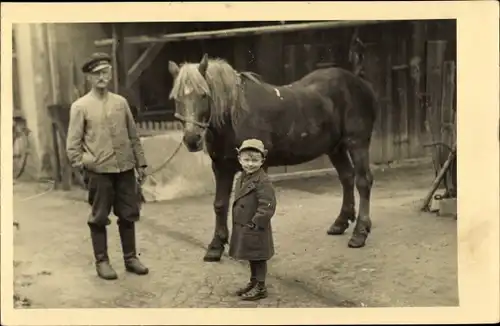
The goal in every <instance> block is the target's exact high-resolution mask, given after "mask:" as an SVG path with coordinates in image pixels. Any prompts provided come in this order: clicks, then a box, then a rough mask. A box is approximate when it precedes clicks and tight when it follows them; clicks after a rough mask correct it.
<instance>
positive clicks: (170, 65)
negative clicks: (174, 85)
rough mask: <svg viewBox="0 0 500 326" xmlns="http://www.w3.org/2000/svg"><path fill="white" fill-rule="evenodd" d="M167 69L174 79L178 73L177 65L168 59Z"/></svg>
mask: <svg viewBox="0 0 500 326" xmlns="http://www.w3.org/2000/svg"><path fill="white" fill-rule="evenodd" d="M168 71H170V73H171V74H172V77H174V79H175V78H176V77H177V75H178V74H179V66H178V65H177V64H176V63H175V62H173V61H169V62H168Z"/></svg>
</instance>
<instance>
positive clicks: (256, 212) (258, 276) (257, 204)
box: [229, 139, 276, 300]
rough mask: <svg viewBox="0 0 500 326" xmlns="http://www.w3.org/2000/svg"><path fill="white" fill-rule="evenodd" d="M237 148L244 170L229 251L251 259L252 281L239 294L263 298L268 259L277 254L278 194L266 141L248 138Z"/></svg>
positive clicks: (239, 182)
mask: <svg viewBox="0 0 500 326" xmlns="http://www.w3.org/2000/svg"><path fill="white" fill-rule="evenodd" d="M237 151H238V161H239V163H240V164H241V167H242V169H243V172H242V174H241V177H240V179H239V180H238V182H237V184H236V189H235V193H234V203H233V210H232V213H233V214H232V215H233V230H232V234H231V241H230V244H229V255H230V256H231V257H232V258H234V259H238V260H248V261H249V263H250V272H251V274H250V275H251V276H250V282H249V283H248V284H247V286H246V287H244V288H242V289H240V290H238V291H237V292H236V294H237V295H238V296H241V297H242V299H243V300H259V299H262V298H265V297H267V289H266V283H265V282H266V273H267V260H269V259H271V257H272V256H273V255H274V243H273V235H272V229H271V218H272V216H273V215H274V212H275V210H276V197H275V194H274V189H273V186H272V184H271V182H270V181H269V178H268V176H267V174H266V172H265V171H264V170H263V169H262V164H263V163H264V160H265V158H266V155H267V150H266V149H265V148H264V144H263V143H262V141H260V140H258V139H247V140H245V141H244V142H243V143H242V144H241V146H240V148H238V149H237Z"/></svg>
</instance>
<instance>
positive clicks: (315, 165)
mask: <svg viewBox="0 0 500 326" xmlns="http://www.w3.org/2000/svg"><path fill="white" fill-rule="evenodd" d="M15 32H16V35H15V36H16V37H17V39H16V41H15V42H14V44H15V45H16V46H17V49H16V50H17V51H15V52H19V53H21V52H20V51H19V50H20V49H19V48H20V47H22V46H23V44H24V47H25V54H24V56H25V60H24V62H25V63H24V64H22V63H17V65H15V67H17V69H15V74H17V75H19V76H21V77H19V78H20V79H22V78H23V77H24V76H25V75H27V74H28V73H31V74H37V73H38V74H41V73H42V74H43V72H45V75H44V76H46V77H45V78H46V79H47V81H49V80H50V82H49V83H44V85H43V87H42V89H40V88H39V89H32V90H31V92H33V93H34V94H36V96H35V97H36V98H38V99H39V102H38V103H39V104H36V105H35V106H36V107H37V108H38V110H39V112H45V115H46V112H47V107H48V106H49V105H51V104H62V105H63V106H66V107H68V105H69V103H71V102H72V101H73V100H74V99H75V98H76V97H77V96H78V94H82V93H83V92H85V91H86V86H85V83H84V80H83V77H82V76H81V74H79V67H80V65H81V63H82V62H83V60H84V59H85V58H86V57H87V56H88V55H89V54H90V53H92V52H94V51H106V52H109V53H112V54H113V56H114V58H115V61H116V62H115V64H116V66H117V69H115V70H116V76H115V77H116V78H115V82H116V84H115V85H114V87H115V90H116V91H118V92H119V93H120V94H122V95H124V96H126V97H127V98H128V99H129V101H130V103H131V105H133V106H134V107H135V108H136V109H137V114H136V120H137V123H138V125H139V126H141V130H143V131H144V132H155V131H156V132H162V131H164V130H166V129H172V128H173V129H175V128H178V127H179V126H178V124H177V123H175V122H174V118H173V111H174V103H173V102H172V101H169V99H168V95H169V92H170V88H171V86H172V78H171V75H170V73H169V72H168V61H169V60H174V61H176V62H182V61H199V60H200V59H201V57H202V55H203V53H208V54H209V55H210V56H212V57H221V58H224V59H226V60H227V61H228V62H229V63H230V64H231V65H232V66H233V67H235V69H237V70H250V71H254V72H256V73H258V74H260V75H262V76H263V78H264V79H265V80H266V81H268V82H270V83H273V84H286V83H289V82H291V81H294V80H296V79H299V78H301V77H302V76H304V75H305V74H306V73H308V72H310V71H311V70H314V69H317V68H321V67H329V66H340V67H344V68H347V69H349V70H352V71H354V72H356V73H357V74H360V75H361V76H362V77H363V78H365V79H366V80H368V81H369V82H371V83H372V84H373V86H374V88H375V90H376V92H377V94H378V96H379V99H380V103H381V105H380V112H379V113H378V119H377V122H376V126H375V130H374V133H373V142H372V146H371V161H372V163H374V164H385V163H390V162H394V161H401V160H405V159H412V158H422V157H428V156H429V155H430V154H431V153H432V152H431V150H430V149H426V148H425V147H424V145H425V144H428V143H431V142H432V141H433V140H435V141H438V140H442V139H443V141H445V142H446V143H447V144H449V145H451V144H452V143H453V141H454V139H455V138H454V137H455V136H454V134H453V132H454V119H455V115H454V111H455V106H456V105H455V103H456V100H455V98H456V95H455V90H456V87H455V84H456V83H455V80H456V79H455V67H456V21H455V20H420V21H362V22H359V21H330V22H199V23H182V22H172V23H121V24H111V23H106V24H51V26H47V27H45V28H42V27H40V26H38V25H37V26H35V25H25V26H18V27H17V28H16V29H15ZM37 33H38V35H39V37H40V40H43V39H45V40H48V42H47V44H49V45H45V46H44V45H43V44H42V41H39V42H35V44H33V43H34V42H33V35H37ZM30 37H31V48H30V49H28V48H27V45H26V42H28V41H26V42H24V43H23V39H24V40H27V39H29V38H30ZM28 50H29V51H28ZM26 51H28V52H30V53H31V54H30V58H31V59H32V60H34V62H35V63H32V64H27V63H26V59H27V57H26V56H27V54H26ZM19 53H18V55H17V58H19ZM40 53H41V54H42V55H39V54H40ZM37 62H38V64H37ZM28 66H29V67H28ZM30 69H31V70H30ZM37 69H38V70H37ZM20 70H23V72H21V71H20ZM47 76H51V77H47ZM14 78H15V79H16V76H15V77H14ZM35 79H36V78H35ZM17 83H18V85H21V87H20V88H23V89H24V91H23V92H24V93H25V94H26V92H29V91H30V86H26V85H24V86H22V85H23V83H22V82H17ZM15 84H16V81H15ZM51 85H52V86H51ZM14 86H15V85H14ZM14 88H15V89H16V87H14ZM31 88H33V87H32V86H31ZM35 88H36V87H35ZM18 92H19V93H23V92H21V91H18ZM42 94H51V95H50V98H46V97H44V96H43V95H42ZM16 96H17V98H16ZM16 96H15V103H16V102H17V103H19V106H20V107H22V108H25V107H26V104H23V103H22V102H23V96H22V95H16ZM31 105H34V104H33V103H31ZM26 115H28V116H29V115H31V118H32V119H33V117H35V118H37V119H38V120H43V119H42V118H41V116H42V114H41V113H33V112H32V113H31V114H26ZM43 125H44V126H45V127H47V125H48V122H45V124H43ZM38 135H40V133H38ZM42 147H43V146H42ZM47 151H49V152H50V150H47ZM446 155H447V152H446V151H443V154H441V155H440V156H441V157H442V158H440V160H441V161H443V160H444V159H445V157H446ZM443 157H444V158H443ZM42 161H43V159H42ZM330 167H331V165H330V163H329V162H328V160H327V159H326V158H320V159H317V160H315V161H313V162H310V163H307V164H303V165H300V166H295V167H282V168H277V169H275V170H274V171H273V172H293V171H299V170H311V169H322V168H330Z"/></svg>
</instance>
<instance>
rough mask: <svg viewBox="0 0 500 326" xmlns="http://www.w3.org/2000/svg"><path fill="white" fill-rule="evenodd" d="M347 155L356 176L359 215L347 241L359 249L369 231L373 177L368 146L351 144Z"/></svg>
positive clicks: (349, 244) (352, 246)
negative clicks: (350, 159)
mask: <svg viewBox="0 0 500 326" xmlns="http://www.w3.org/2000/svg"><path fill="white" fill-rule="evenodd" d="M349 153H350V154H351V158H352V161H353V164H354V171H355V174H356V188H357V189H358V192H359V215H358V220H357V222H356V226H355V227H354V231H353V233H352V237H351V239H350V240H349V243H348V246H349V247H350V248H360V247H363V246H364V245H365V242H366V238H367V237H368V234H369V233H370V231H371V227H372V222H371V219H370V196H371V189H372V185H373V175H372V173H371V171H370V155H369V144H366V143H364V144H363V145H361V144H356V143H355V142H351V144H350V146H349Z"/></svg>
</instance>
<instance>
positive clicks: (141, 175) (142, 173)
mask: <svg viewBox="0 0 500 326" xmlns="http://www.w3.org/2000/svg"><path fill="white" fill-rule="evenodd" d="M137 179H138V181H139V183H140V184H141V185H142V184H143V183H144V181H146V168H145V167H143V166H141V167H139V168H137Z"/></svg>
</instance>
